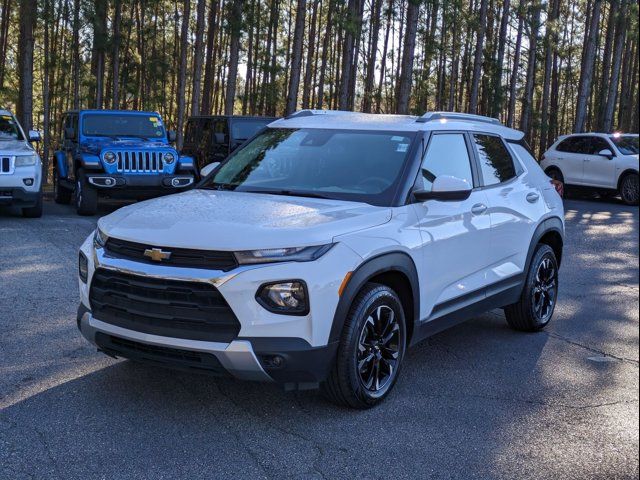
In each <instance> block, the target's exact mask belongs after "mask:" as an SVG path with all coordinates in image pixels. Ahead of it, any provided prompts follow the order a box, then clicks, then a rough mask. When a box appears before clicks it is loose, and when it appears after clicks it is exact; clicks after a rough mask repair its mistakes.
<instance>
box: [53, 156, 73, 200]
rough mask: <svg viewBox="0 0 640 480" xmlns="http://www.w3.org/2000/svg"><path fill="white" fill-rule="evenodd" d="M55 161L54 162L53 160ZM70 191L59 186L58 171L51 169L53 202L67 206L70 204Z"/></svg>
mask: <svg viewBox="0 0 640 480" xmlns="http://www.w3.org/2000/svg"><path fill="white" fill-rule="evenodd" d="M54 161H55V160H54ZM71 193H72V192H71V190H69V189H68V188H65V187H63V186H62V185H60V179H59V178H58V169H57V168H54V169H53V200H54V202H56V203H60V204H63V205H68V204H69V202H71Z"/></svg>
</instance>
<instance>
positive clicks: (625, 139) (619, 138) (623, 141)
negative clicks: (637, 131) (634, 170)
mask: <svg viewBox="0 0 640 480" xmlns="http://www.w3.org/2000/svg"><path fill="white" fill-rule="evenodd" d="M611 141H612V142H613V143H614V145H615V146H616V148H617V149H618V150H620V153H621V154H623V155H638V137H637V136H635V135H634V136H632V135H612V136H611Z"/></svg>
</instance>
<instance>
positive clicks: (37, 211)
mask: <svg viewBox="0 0 640 480" xmlns="http://www.w3.org/2000/svg"><path fill="white" fill-rule="evenodd" d="M22 216H23V217H25V218H40V217H41V216H42V191H40V192H38V200H37V201H36V204H35V205H34V206H33V207H26V208H23V209H22Z"/></svg>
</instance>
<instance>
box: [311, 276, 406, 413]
mask: <svg viewBox="0 0 640 480" xmlns="http://www.w3.org/2000/svg"><path fill="white" fill-rule="evenodd" d="M406 331H407V330H406V324H405V316H404V311H403V308H402V303H401V302H400V299H399V298H398V295H397V294H396V293H395V292H394V291H393V290H392V289H391V288H389V287H387V286H385V285H379V284H375V283H369V284H367V285H365V287H364V288H363V289H362V291H361V292H360V293H359V294H358V296H357V297H356V298H355V300H354V301H353V304H352V305H351V309H350V310H349V314H348V315H347V318H346V320H345V324H344V328H343V331H342V336H341V338H340V344H339V346H338V353H337V355H336V360H335V364H334V365H333V368H332V369H331V372H330V373H329V377H328V378H327V380H326V381H325V382H323V384H322V385H321V388H322V391H323V393H324V394H325V396H326V397H327V398H328V399H329V400H331V401H332V402H334V403H337V404H339V405H344V406H348V407H351V408H360V409H364V408H370V407H373V406H374V405H376V404H378V403H380V402H381V401H382V400H383V399H384V398H385V397H386V396H387V395H388V394H389V392H390V391H391V389H392V388H393V386H394V384H395V382H396V380H397V378H398V373H399V372H400V365H401V363H402V359H403V357H404V352H405V348H406V338H407V335H406Z"/></svg>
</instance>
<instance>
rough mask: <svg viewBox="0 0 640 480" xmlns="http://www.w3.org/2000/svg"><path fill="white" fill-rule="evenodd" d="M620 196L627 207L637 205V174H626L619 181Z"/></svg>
mask: <svg viewBox="0 0 640 480" xmlns="http://www.w3.org/2000/svg"><path fill="white" fill-rule="evenodd" d="M620 196H621V197H622V201H623V202H624V203H626V204H627V205H638V199H639V197H640V195H639V194H638V174H637V173H628V174H626V175H625V176H624V177H623V178H622V180H621V181H620Z"/></svg>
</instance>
